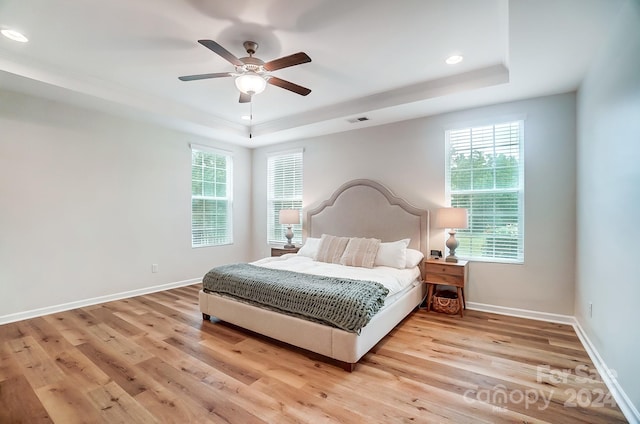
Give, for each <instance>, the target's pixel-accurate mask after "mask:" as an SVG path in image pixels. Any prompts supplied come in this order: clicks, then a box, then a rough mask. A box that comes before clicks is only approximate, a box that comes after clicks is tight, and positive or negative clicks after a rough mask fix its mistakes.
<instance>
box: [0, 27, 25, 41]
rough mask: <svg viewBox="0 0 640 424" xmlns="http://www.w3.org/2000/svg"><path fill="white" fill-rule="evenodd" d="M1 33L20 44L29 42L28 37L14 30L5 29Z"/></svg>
mask: <svg viewBox="0 0 640 424" xmlns="http://www.w3.org/2000/svg"><path fill="white" fill-rule="evenodd" d="M0 32H1V33H2V35H4V36H5V37H7V38H8V39H10V40H13V41H18V42H20V43H26V42H27V41H29V39H28V38H27V37H25V36H24V35H23V34H21V33H19V32H18V31H15V30H13V29H3V30H1V31H0Z"/></svg>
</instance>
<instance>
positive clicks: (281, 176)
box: [267, 150, 302, 244]
mask: <svg viewBox="0 0 640 424" xmlns="http://www.w3.org/2000/svg"><path fill="white" fill-rule="evenodd" d="M281 209H298V210H300V213H301V214H302V150H295V151H289V152H282V153H276V154H273V155H271V156H269V157H268V158H267V243H269V244H282V243H286V241H287V239H286V237H285V236H284V233H285V232H286V226H284V225H281V224H280V222H279V212H280V210H281ZM300 222H301V223H302V216H301V217H300ZM292 229H293V242H294V243H298V244H299V243H302V224H296V225H293V226H292Z"/></svg>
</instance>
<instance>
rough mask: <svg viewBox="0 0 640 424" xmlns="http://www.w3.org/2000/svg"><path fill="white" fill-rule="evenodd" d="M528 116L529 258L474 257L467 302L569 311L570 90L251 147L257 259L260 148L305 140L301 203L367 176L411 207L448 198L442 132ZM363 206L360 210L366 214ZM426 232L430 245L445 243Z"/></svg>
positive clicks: (261, 239) (261, 209)
mask: <svg viewBox="0 0 640 424" xmlns="http://www.w3.org/2000/svg"><path fill="white" fill-rule="evenodd" d="M510 118H513V119H518V118H524V119H525V189H526V194H525V240H526V241H525V263H524V264H523V265H507V264H493V263H478V262H474V263H472V264H471V268H470V276H469V277H470V283H469V286H468V291H467V293H466V295H467V298H468V300H469V301H472V302H478V303H484V304H491V305H497V306H504V307H512V308H521V309H531V310H535V311H540V312H549V313H557V314H566V315H573V290H574V264H575V256H574V243H575V140H576V134H575V128H576V121H575V94H573V93H569V94H563V95H557V96H551V97H543V98H537V99H531V100H525V101H519V102H513V103H506V104H500V105H494V106H490V107H482V108H477V109H472V110H467V111H462V112H455V113H449V114H445V115H440V116H434V117H428V118H422V119H416V120H411V121H405V122H400V123H395V124H389V125H384V126H377V127H371V128H366V129H361V130H354V131H350V132H345V133H340V134H334V135H329V136H324V137H317V138H312V139H306V140H301V141H297V142H292V143H287V144H284V145H278V146H270V147H265V148H261V149H256V150H254V152H253V166H254V168H253V169H254V175H253V200H254V203H253V207H254V209H253V223H254V227H253V230H254V231H253V237H254V249H253V257H254V258H258V257H261V256H266V255H268V253H269V250H268V246H267V245H266V219H265V215H266V213H265V211H266V181H265V175H266V155H267V153H269V152H273V151H280V150H286V149H290V148H292V147H303V148H304V149H305V152H304V208H305V209H307V208H309V207H313V206H314V205H316V204H317V203H319V202H321V201H322V200H324V199H326V198H328V197H329V196H330V195H331V193H332V192H333V191H334V190H335V189H336V188H337V187H339V186H340V185H341V184H343V183H344V182H346V181H349V180H352V179H355V178H370V179H373V180H376V181H379V182H381V183H383V184H384V185H386V186H387V187H388V188H390V189H391V190H392V191H393V192H394V193H395V194H396V195H398V196H400V197H403V198H405V199H407V200H409V201H410V202H411V203H413V204H414V205H416V206H418V207H421V208H426V209H435V208H437V207H439V206H441V205H443V204H444V201H445V200H444V196H445V194H444V188H445V187H444V184H445V183H444V175H445V174H444V172H445V171H444V166H445V157H444V155H445V151H444V149H445V140H444V130H445V129H446V128H449V127H452V126H457V125H467V124H470V125H474V124H479V123H486V122H488V121H491V120H493V119H498V120H501V119H510ZM363 213H364V211H363ZM444 240H445V238H444V231H443V230H437V229H432V237H431V248H439V249H443V250H444V249H445V247H444Z"/></svg>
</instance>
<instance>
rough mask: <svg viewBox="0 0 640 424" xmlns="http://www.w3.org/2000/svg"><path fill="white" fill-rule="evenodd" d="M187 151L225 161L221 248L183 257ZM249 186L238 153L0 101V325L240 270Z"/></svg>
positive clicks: (245, 157)
mask: <svg viewBox="0 0 640 424" xmlns="http://www.w3.org/2000/svg"><path fill="white" fill-rule="evenodd" d="M190 142H196V143H200V144H207V145H213V146H216V147H221V148H224V149H227V150H232V151H233V152H234V172H235V176H236V178H235V184H234V197H235V204H234V206H235V208H234V222H235V234H234V238H235V244H233V245H230V246H223V247H212V248H201V249H192V248H191V228H190V225H191V216H190V211H191V200H190V196H191V151H190V149H189V143H190ZM250 182H251V153H250V151H249V150H248V149H244V148H238V147H231V146H227V145H223V144H220V143H214V142H212V141H210V140H205V139H198V138H195V137H193V136H191V135H187V134H182V133H179V132H175V131H171V130H166V129H162V128H160V127H156V126H152V125H146V124H141V123H135V122H133V121H128V120H125V119H122V118H118V117H113V116H110V115H106V114H103V113H98V112H94V111H90V110H86V109H80V108H76V107H74V106H69V105H65V104H62V103H56V102H52V101H49V100H44V99H40V98H35V97H31V96H27V95H23V94H17V93H12V92H7V91H0V322H1V321H2V320H3V317H5V320H6V317H7V316H8V315H11V314H15V313H22V312H27V311H31V310H34V309H38V308H46V307H51V306H55V305H60V304H65V303H68V302H74V301H82V300H85V299H89V298H93V297H99V296H105V295H112V294H115V293H120V292H126V291H131V290H137V289H144V288H147V287H151V286H157V285H161V284H167V283H173V282H178V281H183V280H189V279H194V278H202V276H203V275H204V273H205V272H206V271H207V270H208V269H210V268H211V267H212V266H214V265H218V264H223V263H228V262H233V261H242V260H246V259H248V253H247V251H246V246H248V245H250V242H249V241H250V237H251V234H250V232H249V211H250V202H251V199H250V192H251V190H250ZM153 263H155V264H158V265H159V272H158V273H154V274H152V273H151V264H153Z"/></svg>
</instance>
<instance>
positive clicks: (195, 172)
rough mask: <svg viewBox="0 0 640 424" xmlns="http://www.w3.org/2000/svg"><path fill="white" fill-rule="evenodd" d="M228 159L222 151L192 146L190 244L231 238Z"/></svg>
mask: <svg viewBox="0 0 640 424" xmlns="http://www.w3.org/2000/svg"><path fill="white" fill-rule="evenodd" d="M231 181H232V160H231V156H230V155H228V154H225V153H223V152H216V151H210V150H208V149H200V148H198V147H195V146H192V150H191V246H192V247H204V246H217V245H222V244H230V243H232V242H233V230H232V222H231V221H232V220H231V217H232V213H231V211H232V208H231V206H232V193H233V190H232V187H231Z"/></svg>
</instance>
